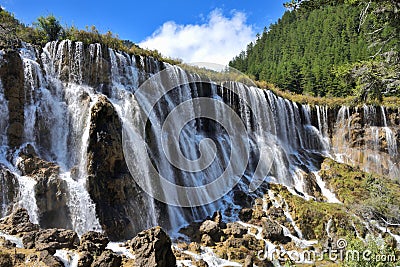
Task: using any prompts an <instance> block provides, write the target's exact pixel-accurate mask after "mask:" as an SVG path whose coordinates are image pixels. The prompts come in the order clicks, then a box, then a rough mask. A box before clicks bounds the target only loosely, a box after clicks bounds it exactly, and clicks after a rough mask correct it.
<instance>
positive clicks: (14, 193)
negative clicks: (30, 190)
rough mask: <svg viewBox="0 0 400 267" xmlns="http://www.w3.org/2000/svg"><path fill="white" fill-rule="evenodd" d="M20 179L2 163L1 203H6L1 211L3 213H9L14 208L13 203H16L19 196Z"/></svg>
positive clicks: (0, 173)
mask: <svg viewBox="0 0 400 267" xmlns="http://www.w3.org/2000/svg"><path fill="white" fill-rule="evenodd" d="M18 188H19V185H18V179H17V178H16V177H15V176H14V174H12V173H11V172H10V171H9V170H8V169H6V168H4V167H3V166H1V165H0V192H2V194H0V203H4V204H5V206H3V209H2V210H1V211H0V212H2V215H3V216H4V215H6V214H9V213H10V212H11V209H12V203H15V202H16V200H17V197H18Z"/></svg>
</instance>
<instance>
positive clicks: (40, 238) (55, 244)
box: [35, 229, 79, 254]
mask: <svg viewBox="0 0 400 267" xmlns="http://www.w3.org/2000/svg"><path fill="white" fill-rule="evenodd" d="M78 244H79V238H78V235H77V234H76V233H75V232H74V231H72V230H64V229H45V230H41V231H39V232H37V234H36V238H35V248H36V249H37V250H47V251H49V252H50V253H51V254H54V253H55V252H56V250H57V249H74V248H76V247H77V246H78Z"/></svg>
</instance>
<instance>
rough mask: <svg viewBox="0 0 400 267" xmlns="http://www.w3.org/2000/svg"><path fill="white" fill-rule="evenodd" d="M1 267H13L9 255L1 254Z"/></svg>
mask: <svg viewBox="0 0 400 267" xmlns="http://www.w3.org/2000/svg"><path fill="white" fill-rule="evenodd" d="M0 266H1V267H13V266H14V264H13V260H12V257H11V255H10V254H9V253H0Z"/></svg>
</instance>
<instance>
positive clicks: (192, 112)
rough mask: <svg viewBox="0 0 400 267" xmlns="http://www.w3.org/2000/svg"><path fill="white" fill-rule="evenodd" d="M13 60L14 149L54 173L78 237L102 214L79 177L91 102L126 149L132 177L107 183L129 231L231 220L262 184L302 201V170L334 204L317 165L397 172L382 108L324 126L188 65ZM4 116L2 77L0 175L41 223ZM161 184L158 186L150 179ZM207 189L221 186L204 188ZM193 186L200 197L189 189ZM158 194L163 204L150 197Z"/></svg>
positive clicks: (293, 106)
mask: <svg viewBox="0 0 400 267" xmlns="http://www.w3.org/2000/svg"><path fill="white" fill-rule="evenodd" d="M2 55H3V54H2V53H0V64H1V62H2ZM20 57H21V59H22V62H23V66H24V79H25V88H24V90H25V96H24V98H25V102H24V103H25V105H24V107H23V114H24V123H25V124H24V133H23V142H24V144H23V146H26V144H31V145H32V146H33V147H34V150H35V153H36V154H37V155H38V157H39V158H41V159H43V160H44V161H47V162H51V163H54V164H55V165H57V166H59V167H60V173H59V175H58V177H57V179H60V180H61V181H62V182H63V183H65V185H66V186H65V187H66V190H67V192H66V195H67V199H66V202H67V206H68V213H69V216H70V220H71V221H70V225H72V227H73V229H74V230H75V231H77V233H78V234H80V235H81V234H83V233H84V232H86V231H89V230H96V231H101V226H100V225H104V221H101V216H100V213H101V212H107V211H103V210H101V211H100V213H99V214H96V210H97V211H99V206H96V205H98V204H99V200H96V199H95V198H93V199H94V200H92V198H91V195H93V194H92V193H93V192H92V191H90V190H91V188H88V185H87V179H88V177H92V176H89V174H90V175H92V174H93V175H96V174H95V173H88V165H90V164H89V163H91V162H90V161H89V158H88V157H89V156H88V153H89V152H90V151H89V150H90V149H91V148H90V147H91V145H90V144H92V142H95V141H93V140H96V139H95V137H93V136H90V131H91V126H93V121H94V120H95V119H93V118H92V116H91V115H92V108H93V107H94V106H95V105H96V103H100V102H98V99H100V97H101V99H103V98H105V99H107V101H109V103H111V105H112V107H113V109H114V110H115V114H116V115H115V116H117V117H118V119H119V120H120V122H121V124H122V129H123V130H122V133H121V135H122V136H123V137H125V138H126V140H124V138H122V139H123V142H127V143H128V144H135V145H134V146H132V147H131V148H130V150H127V151H124V152H125V154H124V157H125V160H126V161H127V162H126V164H127V165H130V166H128V167H127V168H128V169H129V170H130V175H129V174H127V173H128V170H126V173H123V174H121V175H122V176H123V177H122V178H121V177H120V176H118V177H116V179H115V181H114V180H113V178H114V177H110V181H107V182H110V184H111V186H114V184H113V183H114V182H115V183H116V184H117V183H118V182H121V181H123V182H124V183H127V182H128V183H130V182H131V183H132V185H130V186H131V187H130V189H132V188H133V189H132V190H131V191H129V190H128V191H127V192H129V193H132V192H133V193H132V194H134V195H129V196H127V197H126V199H128V200H127V201H126V202H124V203H128V204H126V205H127V206H126V207H121V209H120V210H118V212H119V213H121V214H123V215H124V216H122V217H123V219H127V220H130V222H131V223H132V222H134V223H135V227H134V229H135V231H136V230H143V229H145V228H149V227H151V226H154V225H162V226H165V227H166V228H168V229H170V230H177V229H178V228H179V227H180V226H182V225H184V224H187V223H189V222H192V221H195V220H202V219H204V218H206V217H207V216H211V215H212V214H213V213H214V212H215V211H217V210H220V211H221V213H222V215H223V216H224V218H225V219H226V218H228V219H229V218H231V219H232V218H233V216H234V215H233V214H234V212H231V211H232V210H235V209H239V208H240V205H242V203H239V204H240V205H238V201H237V196H238V193H243V192H245V195H247V196H248V197H249V198H252V197H256V196H260V195H261V194H263V193H265V190H266V186H265V185H266V183H264V182H274V183H279V184H282V185H285V186H287V187H288V188H289V190H291V192H293V193H295V194H299V195H302V196H303V197H305V198H310V197H312V196H308V195H307V193H306V191H307V189H306V188H305V187H306V181H305V179H308V178H307V177H308V174H314V176H315V177H316V181H317V184H318V185H319V187H320V189H321V190H322V193H323V195H325V196H326V197H327V199H328V201H330V202H338V200H337V199H336V197H335V195H334V194H333V193H332V192H330V191H329V190H328V189H327V188H325V183H324V181H322V178H321V177H320V176H319V175H318V171H319V168H320V163H321V161H322V159H323V157H332V158H335V159H336V160H338V161H341V162H345V163H349V164H354V165H355V164H357V165H359V166H361V167H362V168H364V169H365V170H369V171H374V172H375V171H379V172H385V171H387V169H390V170H391V171H390V173H389V174H390V176H393V175H394V176H396V175H398V174H399V173H400V172H399V168H398V165H397V164H398V162H397V161H398V160H397V158H398V151H397V140H396V138H397V137H396V131H395V128H394V125H393V122H392V121H393V118H392V117H391V116H388V111H387V110H386V109H385V108H383V107H374V106H367V105H365V106H363V107H362V108H360V109H353V108H350V107H346V106H342V107H341V108H340V109H339V110H338V111H337V114H336V121H332V118H333V117H332V115H333V114H331V113H330V112H333V111H332V110H331V109H329V108H328V107H327V106H318V105H316V106H315V107H311V106H309V105H300V104H297V103H295V102H292V101H289V100H287V99H284V98H282V97H278V96H277V95H275V94H274V93H273V92H271V91H268V90H261V89H259V88H256V87H255V86H253V85H252V84H251V83H249V84H248V83H245V82H244V83H238V82H232V81H228V82H227V81H219V80H215V81H212V80H211V79H210V78H208V79H205V78H204V77H203V75H202V74H198V73H197V74H196V73H194V72H193V71H191V69H190V68H187V66H171V65H169V64H166V63H162V62H159V61H158V60H155V59H154V58H151V57H144V56H137V55H129V54H127V53H124V52H121V51H116V50H113V49H109V48H106V47H105V46H102V45H100V44H91V45H86V44H83V43H82V42H73V41H70V40H64V41H60V42H58V41H57V42H50V43H48V44H46V46H45V47H44V48H43V50H42V51H41V52H39V51H37V50H36V49H34V48H33V47H32V46H30V45H28V44H24V45H23V48H22V49H21V50H20ZM159 78H165V80H163V82H160V80H157V79H159ZM146 86H147V87H146ZM143 88H147V89H149V90H148V91H146V90H143ZM202 101H203V102H204V101H207V103H208V105H203V104H204V103H203V102H202ZM113 112H114V111H113ZM334 112H336V111H334ZM204 114H206V115H207V116H204ZM8 117H9V115H8V102H7V100H6V98H5V94H4V89H3V86H2V83H1V81H0V163H1V165H2V166H1V168H3V165H4V168H5V169H6V170H7V169H8V170H10V171H11V172H12V173H13V174H14V175H15V176H16V177H17V180H18V182H19V188H20V189H19V191H20V192H19V197H20V198H19V200H18V201H19V203H18V204H19V205H20V206H23V207H25V208H27V209H28V212H29V214H30V216H31V218H32V220H33V221H35V222H40V219H41V218H40V216H41V211H40V210H38V207H37V205H36V200H35V193H34V189H35V185H36V181H35V177H28V176H21V175H20V173H19V171H18V169H17V168H16V167H15V164H13V163H12V162H11V160H10V158H12V157H10V153H15V151H13V152H10V151H11V150H12V149H14V150H18V151H19V150H21V149H20V148H12V149H11V148H9V147H8V140H7V127H8V125H9V121H8V120H9V119H8ZM118 127H119V126H118ZM357 127H358V128H357ZM98 134H99V135H101V133H98ZM92 137H93V138H92ZM100 139H101V138H100ZM100 139H99V138H98V139H97V140H100ZM100 145H104V146H108V145H109V144H108V143H107V144H106V143H104V144H100ZM123 145H125V143H123ZM9 150H10V151H9ZM15 155H17V153H16V154H15ZM14 158H15V157H14ZM92 160H94V161H96V160H98V161H99V162H102V161H101V160H102V159H92ZM118 160H120V159H118ZM382 162H384V163H385V164H386V163H387V164H386V165H385V164H383V163H382ZM118 164H119V162H118ZM111 165H112V164H111ZM122 165H123V164H122ZM116 166H117V167H115V168H119V165H116ZM123 168H124V166H122V167H121V169H123ZM118 171H119V170H118ZM123 171H125V170H123ZM125 174H126V175H125ZM385 174H387V173H385ZM127 176H129V177H127ZM160 176H161V177H163V178H165V179H164V180H163V181H161V180H160V181H159V180H157V179H156V178H159V177H160ZM220 177H223V178H224V179H222V180H221V181H219V178H220ZM117 178H121V179H119V180H118V181H117ZM105 179H106V178H105ZM89 181H90V183H91V180H89ZM138 181H142V183H139V182H138ZM215 181H219V182H218V185H219V187H217V188H215V187H207V186H208V185H209V184H212V183H214V182H215ZM135 182H136V183H135ZM166 184H173V185H178V186H180V187H185V188H186V189H185V190H186V191H185V190H183V191H181V190H180V189H177V188H176V187H173V186H164V185H166ZM117 185H118V184H117ZM117 185H116V186H117ZM139 185H140V186H141V187H142V188H140V187H139ZM195 187H200V188H203V187H204V188H207V190H203V191H202V192H197V191H191V190H192V189H187V188H195ZM2 188H3V191H4V188H5V186H4V185H2ZM123 188H125V187H123ZM226 189H227V190H226ZM127 192H123V194H128V193H127ZM182 192H183V193H182ZM146 193H147V194H146ZM3 195H4V192H3ZM152 196H154V198H153V197H152ZM118 197H119V196H118ZM124 197H125V196H124ZM163 197H164V198H167V199H168V200H170V202H168V201H165V202H166V203H169V205H167V204H165V203H163V202H162V201H160V198H163ZM124 200H125V199H124ZM4 201H5V200H4V198H3V203H2V204H3V211H4V206H6V205H7V203H5V202H4ZM96 201H97V202H96ZM106 201H108V200H106ZM240 201H251V200H240ZM38 203H40V202H38ZM199 203H204V205H199ZM96 208H97V209H96ZM97 216H99V218H98V217H97ZM132 224H133V223H132Z"/></svg>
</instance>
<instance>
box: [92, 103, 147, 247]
mask: <svg viewBox="0 0 400 267" xmlns="http://www.w3.org/2000/svg"><path fill="white" fill-rule="evenodd" d="M87 167H88V174H89V177H88V191H89V194H90V196H91V198H92V200H93V201H94V202H95V203H96V212H97V215H98V217H99V220H100V223H101V224H102V227H103V230H104V231H105V232H106V233H107V235H108V237H109V238H110V239H111V240H123V239H129V238H132V237H133V236H134V235H135V234H136V233H138V232H139V231H141V230H143V229H145V228H147V227H146V226H147V225H146V216H145V215H143V214H142V213H141V210H146V209H147V206H146V205H145V201H144V200H143V198H144V197H147V196H145V195H144V193H143V192H142V191H141V190H140V188H139V187H138V186H137V185H136V183H135V181H134V180H133V178H132V177H131V175H130V173H129V171H128V168H127V166H126V163H125V158H124V154H123V148H122V125H121V121H120V119H119V117H118V114H117V113H116V111H115V110H114V107H113V106H112V104H111V103H110V102H109V101H108V100H107V98H106V97H104V96H100V97H99V99H98V101H97V103H96V104H95V105H94V107H93V108H92V113H91V125H90V137H89V146H88V166H87ZM138 207H141V208H140V209H138Z"/></svg>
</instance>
